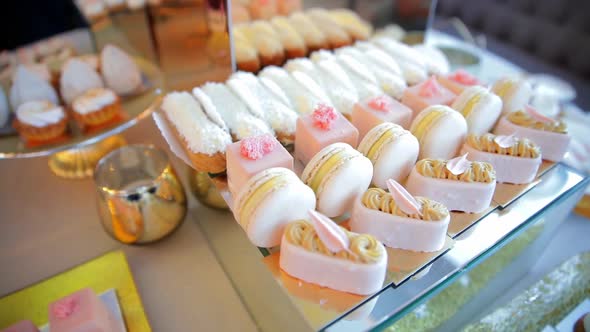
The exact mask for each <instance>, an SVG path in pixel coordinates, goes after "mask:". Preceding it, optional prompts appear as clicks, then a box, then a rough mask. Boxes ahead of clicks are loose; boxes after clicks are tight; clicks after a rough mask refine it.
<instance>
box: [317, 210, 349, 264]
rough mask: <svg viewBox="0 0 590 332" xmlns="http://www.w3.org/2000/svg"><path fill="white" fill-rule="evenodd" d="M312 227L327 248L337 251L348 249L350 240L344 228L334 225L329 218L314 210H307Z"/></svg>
mask: <svg viewBox="0 0 590 332" xmlns="http://www.w3.org/2000/svg"><path fill="white" fill-rule="evenodd" d="M309 216H310V217H311V221H312V225H313V228H314V229H315V231H316V233H317V234H318V237H319V238H320V240H321V241H322V243H323V244H324V245H325V246H326V248H327V249H328V250H330V251H331V252H333V253H337V252H339V251H342V250H348V246H349V245H350V240H349V239H348V236H347V235H346V233H345V232H344V230H343V229H342V228H341V227H340V226H338V225H336V224H335V223H334V222H333V221H332V220H331V219H330V218H328V217H326V216H324V215H323V214H321V213H319V212H316V211H314V210H309Z"/></svg>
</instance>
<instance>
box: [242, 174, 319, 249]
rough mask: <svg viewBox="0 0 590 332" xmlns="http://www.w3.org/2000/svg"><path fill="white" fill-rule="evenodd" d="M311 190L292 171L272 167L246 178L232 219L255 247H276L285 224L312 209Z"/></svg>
mask: <svg viewBox="0 0 590 332" xmlns="http://www.w3.org/2000/svg"><path fill="white" fill-rule="evenodd" d="M315 206H316V198H315V195H314V192H313V190H311V189H310V188H309V187H308V186H306V185H305V184H303V183H302V182H301V180H299V178H298V177H297V175H295V173H293V171H291V170H289V169H286V168H280V167H274V168H269V169H266V170H264V171H262V172H259V173H258V174H256V175H254V176H253V177H252V178H250V179H249V180H248V181H247V182H246V183H245V184H244V186H243V188H242V190H241V191H240V193H239V194H238V195H237V196H236V197H235V203H234V207H233V212H234V217H235V218H236V220H237V221H238V223H239V224H240V226H241V227H242V228H243V229H244V231H245V232H246V234H247V235H248V238H249V239H250V241H251V242H252V243H253V244H254V245H256V246H258V247H274V246H276V245H279V244H280V242H281V237H282V236H283V232H284V230H285V227H286V225H287V224H288V223H290V222H292V221H296V220H299V219H303V218H305V217H306V216H307V211H308V210H313V209H315Z"/></svg>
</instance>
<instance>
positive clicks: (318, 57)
mask: <svg viewBox="0 0 590 332" xmlns="http://www.w3.org/2000/svg"><path fill="white" fill-rule="evenodd" d="M309 58H310V59H311V61H313V62H315V63H317V62H320V61H322V60H334V58H335V57H334V54H333V53H332V52H330V51H327V50H319V51H315V52H313V53H311V55H310V56H309Z"/></svg>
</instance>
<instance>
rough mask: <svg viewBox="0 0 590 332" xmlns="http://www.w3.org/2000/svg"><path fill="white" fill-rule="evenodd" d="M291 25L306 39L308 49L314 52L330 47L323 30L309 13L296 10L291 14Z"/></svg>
mask: <svg viewBox="0 0 590 332" xmlns="http://www.w3.org/2000/svg"><path fill="white" fill-rule="evenodd" d="M289 22H290V23H291V26H292V27H293V28H295V30H297V32H298V33H299V34H300V35H301V37H303V40H305V45H306V46H307V50H308V51H310V52H312V51H316V50H321V49H327V48H329V47H330V44H329V42H328V39H327V38H326V35H325V34H324V32H323V31H322V30H320V29H319V28H318V27H317V26H316V25H315V24H314V23H313V22H312V21H311V19H310V18H309V17H307V15H305V14H304V13H301V12H295V13H293V14H291V15H290V16H289Z"/></svg>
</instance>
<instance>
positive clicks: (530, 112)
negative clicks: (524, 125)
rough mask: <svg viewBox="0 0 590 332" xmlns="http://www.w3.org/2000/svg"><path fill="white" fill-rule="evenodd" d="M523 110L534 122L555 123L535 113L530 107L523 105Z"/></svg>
mask: <svg viewBox="0 0 590 332" xmlns="http://www.w3.org/2000/svg"><path fill="white" fill-rule="evenodd" d="M524 110H525V111H526V112H527V113H528V114H529V115H530V116H531V117H532V118H533V119H535V120H537V121H541V122H545V123H553V122H555V120H554V119H552V118H549V117H546V116H545V115H543V114H541V113H539V112H537V110H536V109H534V108H533V107H532V106H531V105H524Z"/></svg>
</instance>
